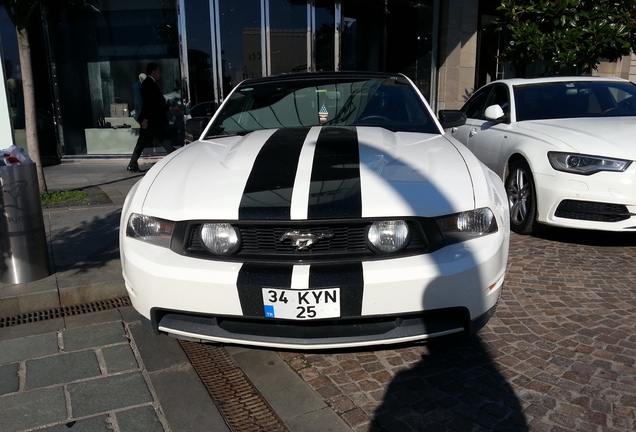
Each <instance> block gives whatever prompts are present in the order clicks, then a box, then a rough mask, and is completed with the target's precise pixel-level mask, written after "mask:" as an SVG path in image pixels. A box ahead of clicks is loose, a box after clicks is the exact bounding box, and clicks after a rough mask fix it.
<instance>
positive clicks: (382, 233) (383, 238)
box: [367, 220, 410, 253]
mask: <svg viewBox="0 0 636 432" xmlns="http://www.w3.org/2000/svg"><path fill="white" fill-rule="evenodd" d="M409 238H410V231H409V226H408V224H407V223H406V221H403V220H386V221H378V222H373V223H372V224H371V226H369V228H368V229H367V244H368V245H369V247H370V248H371V250H373V251H374V252H380V253H390V252H397V251H399V250H402V249H404V248H405V247H406V245H407V244H408V242H409Z"/></svg>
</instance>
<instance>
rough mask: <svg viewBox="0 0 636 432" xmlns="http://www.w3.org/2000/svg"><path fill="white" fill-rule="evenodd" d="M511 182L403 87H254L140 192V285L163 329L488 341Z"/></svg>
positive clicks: (133, 209) (324, 83)
mask: <svg viewBox="0 0 636 432" xmlns="http://www.w3.org/2000/svg"><path fill="white" fill-rule="evenodd" d="M509 230H510V226H509V217H508V205H507V201H506V195H505V191H504V188H503V182H502V181H501V180H500V179H499V178H498V177H497V175H496V174H495V173H494V172H492V171H491V170H489V169H488V168H486V167H485V166H484V165H483V164H482V163H481V162H479V161H478V160H477V158H475V156H474V155H473V154H472V153H471V152H470V151H468V150H467V149H466V148H465V147H464V146H463V145H461V144H460V143H458V142H456V141H455V140H453V139H452V138H450V137H448V136H446V135H445V134H444V131H443V128H442V126H441V125H440V124H439V122H438V121H437V119H436V118H435V116H434V114H433V113H432V112H431V109H430V108H429V106H428V105H427V103H426V101H425V100H424V98H423V97H422V95H421V93H420V92H419V91H418V90H417V88H416V87H415V86H414V85H413V83H412V82H411V81H410V80H409V79H408V78H406V77H405V76H403V75H396V74H392V75H389V74H374V73H355V74H351V73H338V72H329V73H327V72H324V73H305V74H293V75H284V76H276V77H267V78H260V79H250V80H247V81H244V82H243V83H241V84H239V85H238V86H237V87H236V88H235V89H234V90H233V91H232V92H231V93H230V94H229V95H228V97H227V99H226V100H225V101H224V103H223V104H222V105H221V106H220V107H219V109H218V110H217V112H216V113H215V115H214V117H213V118H212V120H211V121H210V123H209V125H208V126H207V128H206V129H205V131H204V132H203V134H202V135H201V136H200V137H199V139H198V140H197V141H194V142H193V143H191V144H189V145H187V146H184V147H183V148H181V149H179V150H177V151H176V152H174V153H171V154H170V155H168V156H167V157H165V158H164V159H162V161H161V162H159V163H157V164H156V165H155V166H154V167H153V168H152V169H150V170H149V171H148V172H147V173H146V174H145V176H144V178H143V179H142V180H140V181H139V182H138V183H137V184H136V185H135V186H134V187H133V188H132V190H131V191H130V193H129V195H128V197H127V199H126V202H125V205H124V208H123V212H122V219H121V234H120V235H121V237H120V242H121V248H120V249H121V259H122V269H123V276H124V280H125V284H126V288H127V290H128V293H129V295H130V298H131V301H132V304H133V306H134V307H135V309H136V310H137V311H138V312H139V313H140V315H141V320H142V322H143V323H144V325H145V326H146V327H147V328H148V329H149V330H150V331H152V332H154V333H157V334H158V333H168V334H171V335H173V336H176V337H178V338H183V339H189V340H197V341H204V342H215V343H236V344H243V345H256V346H264V347H276V348H291V349H331V348H341V347H360V346H369V345H375V344H391V343H404V342H412V341H418V340H425V339H429V338H434V337H441V336H450V335H460V334H471V333H474V332H476V331H477V330H479V329H480V328H481V327H483V326H484V325H485V323H486V322H487V321H488V319H489V318H490V317H491V315H492V314H493V313H494V311H495V308H496V306H497V302H498V299H499V297H500V293H501V290H502V286H503V282H504V273H505V270H506V261H507V256H508V243H509V236H510V231H509Z"/></svg>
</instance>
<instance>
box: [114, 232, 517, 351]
mask: <svg viewBox="0 0 636 432" xmlns="http://www.w3.org/2000/svg"><path fill="white" fill-rule="evenodd" d="M508 240H509V238H508V236H507V235H504V234H503V233H501V232H498V233H495V234H492V235H487V236H485V237H483V238H479V239H475V240H471V241H468V242H464V243H460V244H455V245H451V246H447V247H445V248H443V249H441V250H438V251H436V252H434V253H430V254H425V255H417V256H411V257H403V258H397V259H387V260H381V261H372V262H362V263H358V265H357V267H358V268H359V269H360V270H359V274H357V275H356V274H353V271H351V268H352V267H353V268H355V267H356V266H355V265H354V266H352V264H351V263H347V264H345V265H342V266H343V267H342V268H341V267H340V265H339V264H338V263H330V264H311V265H292V264H285V265H278V266H277V265H275V264H272V266H271V267H272V268H274V269H275V270H277V269H278V270H280V269H283V270H285V269H286V267H293V268H291V269H288V270H289V271H291V272H292V273H293V275H294V276H293V277H292V278H291V280H292V283H291V286H286V287H278V288H285V289H310V288H311V289H319V288H327V287H333V286H339V287H340V288H341V291H342V292H343V296H342V304H341V310H342V315H341V316H340V317H339V318H337V319H320V320H281V319H272V318H265V316H264V314H263V313H262V304H263V303H262V294H261V289H262V288H263V285H261V284H263V283H264V282H263V281H264V280H267V279H266V277H261V276H260V275H258V274H257V275H252V276H255V277H250V278H247V280H251V281H253V282H252V283H247V284H244V285H243V286H237V284H238V281H239V279H240V275H241V272H242V271H245V269H244V268H243V265H242V264H241V263H230V262H218V261H210V260H203V259H195V258H192V257H187V256H182V255H179V254H176V253H174V252H172V251H170V250H169V249H166V248H161V247H157V246H153V245H150V244H146V243H144V242H142V241H139V240H136V239H131V238H124V237H123V238H122V244H121V246H122V247H121V254H122V270H123V275H124V280H125V283H126V288H127V290H128V293H129V295H130V298H131V301H132V304H133V306H134V307H135V309H136V310H137V311H138V312H139V313H140V314H141V316H142V321H144V322H146V323H147V324H148V326H149V327H150V328H151V329H152V330H153V331H154V332H165V333H170V334H172V335H174V336H177V337H182V338H187V339H196V340H204V341H211V342H220V343H240V344H245V345H256V346H267V347H275V348H291V349H293V348H301V347H302V348H304V349H308V348H337V347H355V346H365V345H374V344H386V343H399V342H410V341H415V340H420V339H427V338H430V337H436V336H446V335H450V334H455V333H470V332H474V331H477V330H478V329H479V328H480V327H481V326H482V325H483V324H485V321H484V319H485V320H486V321H487V318H489V316H490V314H491V313H492V312H491V311H494V308H495V306H496V304H497V302H498V299H499V296H500V293H501V289H502V286H503V278H504V274H505V268H506V262H507V256H508ZM345 266H346V268H345ZM343 268H345V269H346V270H347V271H344V270H342V269H343ZM268 272H270V273H272V270H268ZM274 272H275V271H274ZM312 272H316V273H320V274H321V278H318V279H317V280H319V281H323V282H321V283H322V284H323V285H318V286H316V285H315V284H313V285H311V284H310V283H309V282H308V281H309V280H310V278H311V273H312ZM269 276H271V275H269ZM269 286H272V285H269ZM259 304H260V306H258V305H259ZM253 305H256V306H253ZM312 334H313V335H315V336H314V337H313V338H312V337H309V336H310V335H312Z"/></svg>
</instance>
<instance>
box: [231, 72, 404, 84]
mask: <svg viewBox="0 0 636 432" xmlns="http://www.w3.org/2000/svg"><path fill="white" fill-rule="evenodd" d="M398 76H399V77H404V75H403V74H401V73H387V72H359V71H320V72H295V73H288V74H280V75H270V76H266V77H261V78H248V79H246V80H244V81H242V82H241V83H240V85H242V86H244V85H251V84H258V83H267V82H273V81H296V80H302V79H316V78H395V77H398Z"/></svg>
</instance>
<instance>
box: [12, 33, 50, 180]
mask: <svg viewBox="0 0 636 432" xmlns="http://www.w3.org/2000/svg"><path fill="white" fill-rule="evenodd" d="M17 33H18V50H19V53H20V68H21V69H22V91H23V93H24V120H25V132H26V143H27V153H29V157H30V158H31V160H33V162H34V163H35V168H36V170H37V173H38V186H39V188H40V192H46V191H47V188H46V181H45V179H44V170H43V169H42V163H41V162H40V145H39V143H38V132H37V113H36V110H35V91H34V86H33V67H32V66H31V47H30V46H29V37H28V36H29V35H28V32H27V30H26V28H24V29H22V31H18V32H17Z"/></svg>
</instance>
